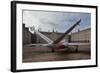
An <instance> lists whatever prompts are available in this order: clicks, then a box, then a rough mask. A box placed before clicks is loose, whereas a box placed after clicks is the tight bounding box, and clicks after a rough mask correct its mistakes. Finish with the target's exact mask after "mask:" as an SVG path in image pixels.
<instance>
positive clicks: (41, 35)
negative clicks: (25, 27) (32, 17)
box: [33, 27, 53, 44]
mask: <svg viewBox="0 0 100 73" xmlns="http://www.w3.org/2000/svg"><path fill="white" fill-rule="evenodd" d="M33 28H34V27H33ZM33 30H34V32H35V33H36V34H37V35H39V36H40V37H41V38H42V39H44V40H45V41H46V42H48V43H49V44H50V43H53V41H52V40H51V39H49V38H48V37H47V36H45V35H43V34H42V33H40V32H39V31H37V30H35V29H33Z"/></svg>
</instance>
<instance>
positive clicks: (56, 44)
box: [29, 19, 90, 52]
mask: <svg viewBox="0 0 100 73" xmlns="http://www.w3.org/2000/svg"><path fill="white" fill-rule="evenodd" d="M80 22H81V19H80V20H78V21H77V22H76V23H75V24H74V25H72V26H71V27H70V28H69V29H68V30H67V31H66V32H65V33H64V34H63V35H62V36H61V37H59V38H58V39H56V40H55V41H53V40H51V39H50V38H48V37H46V36H45V35H43V34H42V33H41V32H39V31H37V30H35V28H34V26H33V27H29V30H31V31H33V32H35V33H36V34H37V35H39V36H40V37H41V38H42V39H44V40H45V41H46V42H48V43H47V44H31V46H32V45H33V46H45V47H48V48H51V50H52V52H54V51H55V49H60V48H63V49H64V48H68V46H78V45H90V43H83V42H82V43H80V42H79V43H69V42H66V41H65V39H64V37H65V36H66V35H68V33H70V32H71V31H72V30H73V29H74V28H75V27H76V26H77V25H79V23H80Z"/></svg>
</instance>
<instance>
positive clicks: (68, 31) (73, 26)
mask: <svg viewBox="0 0 100 73" xmlns="http://www.w3.org/2000/svg"><path fill="white" fill-rule="evenodd" d="M80 22H81V19H80V20H79V21H77V22H76V23H75V24H74V25H72V26H71V27H70V28H69V29H68V30H67V31H66V32H65V33H64V34H63V35H62V36H61V37H60V38H58V39H57V40H55V41H54V42H53V43H54V44H57V43H59V42H60V41H61V40H62V39H63V38H64V37H65V35H67V34H68V33H70V32H71V31H72V30H73V29H74V28H75V27H76V26H77V25H79V23H80Z"/></svg>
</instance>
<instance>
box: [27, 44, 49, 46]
mask: <svg viewBox="0 0 100 73" xmlns="http://www.w3.org/2000/svg"><path fill="white" fill-rule="evenodd" d="M48 45H49V44H28V45H27V46H48Z"/></svg>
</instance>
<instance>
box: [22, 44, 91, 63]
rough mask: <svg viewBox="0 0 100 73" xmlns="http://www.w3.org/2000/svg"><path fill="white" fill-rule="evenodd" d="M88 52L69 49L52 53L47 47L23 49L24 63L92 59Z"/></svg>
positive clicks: (26, 47)
mask: <svg viewBox="0 0 100 73" xmlns="http://www.w3.org/2000/svg"><path fill="white" fill-rule="evenodd" d="M90 57H91V56H90V53H88V52H75V51H74V52H73V51H68V49H67V48H65V49H61V50H56V52H51V49H50V48H47V47H32V46H31V47H28V46H24V47H23V62H24V63H25V62H43V61H65V60H66V61H67V60H83V59H90Z"/></svg>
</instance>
